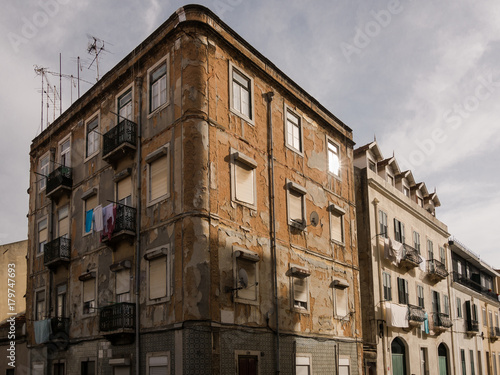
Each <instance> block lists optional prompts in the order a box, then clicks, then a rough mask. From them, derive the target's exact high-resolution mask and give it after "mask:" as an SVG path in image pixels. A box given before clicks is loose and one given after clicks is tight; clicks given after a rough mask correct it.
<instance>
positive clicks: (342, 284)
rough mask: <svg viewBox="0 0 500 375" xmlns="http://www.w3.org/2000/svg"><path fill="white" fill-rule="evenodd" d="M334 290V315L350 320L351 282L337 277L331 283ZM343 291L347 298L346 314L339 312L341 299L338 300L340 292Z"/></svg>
mask: <svg viewBox="0 0 500 375" xmlns="http://www.w3.org/2000/svg"><path fill="white" fill-rule="evenodd" d="M331 286H332V292H333V303H334V305H333V316H334V317H335V319H338V320H349V318H350V314H351V312H350V310H349V287H350V285H349V282H348V281H347V280H345V279H341V278H335V279H334V280H333V282H332V284H331ZM340 293H342V294H343V297H344V298H345V306H344V307H345V314H343V315H342V314H339V310H338V308H339V306H340V301H339V300H338V298H339V294H340Z"/></svg>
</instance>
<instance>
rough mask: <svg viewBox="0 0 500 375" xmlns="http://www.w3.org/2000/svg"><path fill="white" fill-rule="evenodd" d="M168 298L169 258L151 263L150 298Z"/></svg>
mask: <svg viewBox="0 0 500 375" xmlns="http://www.w3.org/2000/svg"><path fill="white" fill-rule="evenodd" d="M166 296H167V257H165V256H163V257H160V258H156V259H152V260H150V261H149V298H150V299H157V298H163V297H166Z"/></svg>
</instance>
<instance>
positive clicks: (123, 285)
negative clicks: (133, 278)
mask: <svg viewBox="0 0 500 375" xmlns="http://www.w3.org/2000/svg"><path fill="white" fill-rule="evenodd" d="M115 296H116V302H130V269H128V268H125V269H122V270H119V271H117V272H115Z"/></svg>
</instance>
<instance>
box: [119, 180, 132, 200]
mask: <svg viewBox="0 0 500 375" xmlns="http://www.w3.org/2000/svg"><path fill="white" fill-rule="evenodd" d="M116 200H117V202H118V203H119V204H120V205H124V206H129V207H131V206H132V178H131V177H130V176H127V177H125V178H122V179H121V180H119V181H118V182H117V183H116Z"/></svg>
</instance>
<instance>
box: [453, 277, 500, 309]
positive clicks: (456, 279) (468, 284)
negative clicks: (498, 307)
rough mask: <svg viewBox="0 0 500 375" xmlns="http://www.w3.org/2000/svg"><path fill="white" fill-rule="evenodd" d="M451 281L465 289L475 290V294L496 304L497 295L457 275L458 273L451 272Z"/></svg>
mask: <svg viewBox="0 0 500 375" xmlns="http://www.w3.org/2000/svg"><path fill="white" fill-rule="evenodd" d="M453 281H454V282H457V283H459V284H462V285H465V286H466V287H468V288H470V289H472V290H475V291H476V292H478V293H481V294H482V295H484V296H486V297H488V298H491V299H492V300H494V301H496V302H498V301H499V299H498V294H496V293H495V292H493V291H492V290H490V289H487V288H484V287H483V286H482V285H481V284H479V283H478V282H476V281H474V280H472V279H470V278H468V277H467V276H465V275H464V274H459V273H458V272H456V271H453Z"/></svg>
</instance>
